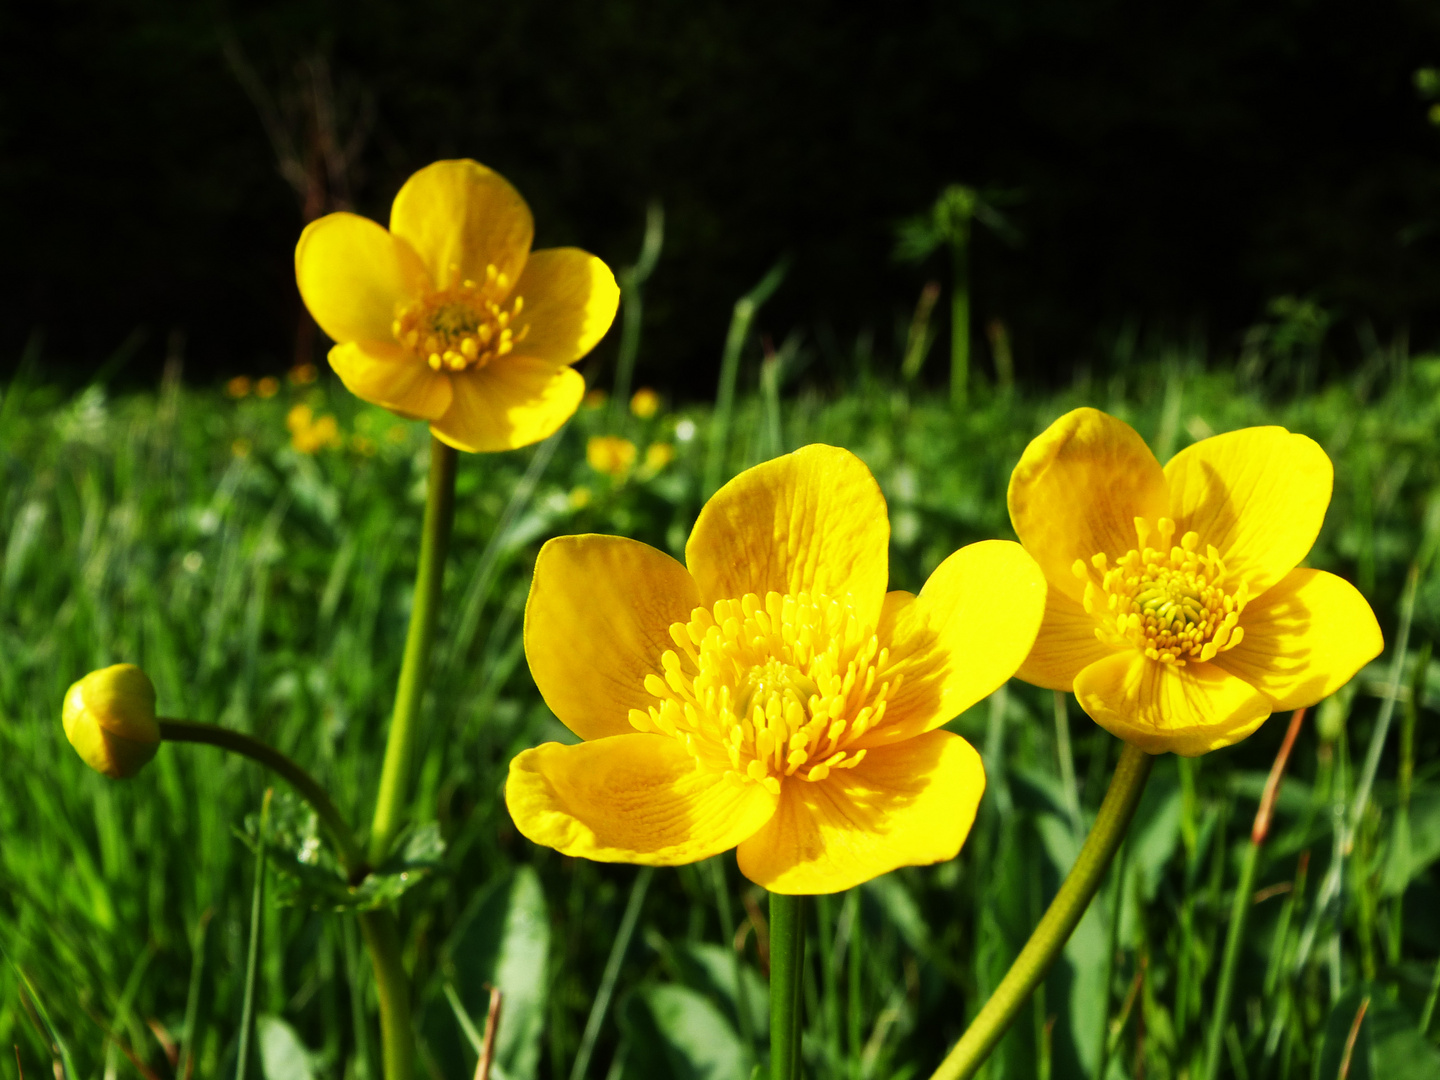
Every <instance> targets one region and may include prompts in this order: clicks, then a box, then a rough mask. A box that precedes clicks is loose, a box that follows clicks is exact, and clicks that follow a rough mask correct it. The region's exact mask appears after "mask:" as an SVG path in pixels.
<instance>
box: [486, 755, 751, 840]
mask: <svg viewBox="0 0 1440 1080" xmlns="http://www.w3.org/2000/svg"><path fill="white" fill-rule="evenodd" d="M777 798H778V797H777V796H775V795H771V794H770V793H769V792H768V791H766V790H765V789H764V788H763V787H761V786H760V785H759V784H750V783H745V782H743V781H736V780H727V779H726V778H725V774H724V773H721V772H716V771H712V770H708V769H697V768H696V767H695V759H694V758H692V757H691V756H690V755H689V753H687V752H686V750H685V748H684V747H683V746H681V745H680V743H679V742H677V741H676V740H675V739H672V738H670V737H669V736H668V735H642V734H639V733H634V734H630V735H617V736H615V737H614V738H611V739H597V740H595V741H594V742H585V743H580V744H579V745H577V746H562V745H561V744H559V743H546V744H545V745H543V746H537V747H536V748H535V749H533V750H526V751H525V752H524V753H522V754H520V755H519V756H517V757H516V758H515V759H514V760H513V761H511V762H510V777H509V779H508V780H507V781H506V783H505V805H506V806H508V807H509V808H510V816H511V817H512V818H514V819H515V826H516V828H518V829H519V830H520V832H521V833H523V834H524V835H525V836H526V837H527V838H528V839H530V840H533V841H534V842H535V843H537V844H543V845H545V846H546V847H552V848H554V849H555V850H557V851H559V852H561V853H563V854H565V855H578V856H581V857H583V858H586V859H595V860H597V861H599V862H630V863H643V864H644V865H647V866H679V865H680V864H682V863H692V862H698V861H699V860H700V859H706V858H709V857H710V856H711V855H717V854H719V853H720V852H722V851H728V850H729V849H730V848H732V847H734V846H735V845H736V844H738V843H740V841H742V840H744V839H746V838H747V837H749V836H752V835H753V834H754V833H755V831H756V830H757V829H759V828H760V827H761V826H763V825H764V824H765V822H766V821H768V820H769V819H770V817H771V815H773V814H774V813H775V804H776V801H777Z"/></svg>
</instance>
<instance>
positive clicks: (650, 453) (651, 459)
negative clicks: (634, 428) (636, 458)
mask: <svg viewBox="0 0 1440 1080" xmlns="http://www.w3.org/2000/svg"><path fill="white" fill-rule="evenodd" d="M674 460H675V447H674V446H672V445H671V444H670V443H668V442H657V443H651V444H650V445H649V446H647V447H646V448H645V468H646V469H648V470H649V471H650V472H652V473H657V472H659V471H660V470H661V469H663V468H665V466H666V465H669V464H670V463H671V462H672V461H674Z"/></svg>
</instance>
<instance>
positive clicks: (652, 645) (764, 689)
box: [505, 446, 1045, 893]
mask: <svg viewBox="0 0 1440 1080" xmlns="http://www.w3.org/2000/svg"><path fill="white" fill-rule="evenodd" d="M889 536H890V526H889V522H888V520H887V517H886V511H885V500H884V498H883V496H882V495H881V494H880V489H879V486H878V485H877V484H876V483H875V480H874V478H873V477H871V475H870V472H869V470H868V469H866V468H865V466H864V465H863V464H862V463H861V462H860V460H859V459H858V458H856V457H855V456H854V455H852V454H850V453H849V452H848V451H845V450H840V449H836V448H835V447H830V446H808V447H805V448H804V449H802V450H799V451H797V452H795V453H794V454H790V455H787V456H785V457H782V458H778V459H776V460H774V461H771V462H767V463H766V464H763V465H759V466H757V467H755V468H753V469H750V470H748V471H747V472H744V473H742V474H741V475H740V476H738V477H736V478H735V479H734V480H732V481H731V482H730V483H729V484H727V485H725V487H723V488H722V489H721V490H720V491H719V492H717V493H716V495H715V497H714V498H712V499H711V500H710V502H709V503H708V504H706V506H705V508H704V509H703V510H702V511H701V513H700V517H699V519H698V520H697V521H696V523H695V529H694V531H693V532H692V533H691V535H690V540H689V543H688V545H687V546H686V549H685V560H686V565H683V566H682V565H681V564H680V563H678V562H676V561H675V560H674V559H672V558H670V557H669V556H668V555H665V554H663V553H662V552H659V551H657V550H655V549H654V548H651V547H648V546H646V545H644V544H641V543H637V542H635V541H633V540H627V539H624V538H622V537H615V536H595V535H591V536H567V537H560V538H558V539H555V540H551V541H550V542H549V543H547V544H546V545H545V546H544V547H543V548H542V549H541V551H540V555H539V558H538V559H537V561H536V566H535V577H534V581H533V583H532V585H531V589H530V598H529V602H528V604H527V606H526V609H525V654H526V657H527V659H528V660H529V663H530V671H531V673H532V674H533V675H534V677H535V682H536V685H537V686H538V687H539V688H540V692H541V694H542V695H543V696H544V698H545V701H546V703H547V704H548V705H549V706H550V708H551V710H552V711H553V712H554V713H555V715H556V716H557V717H559V718H560V720H561V721H562V722H563V723H564V724H565V725H566V726H567V727H568V728H570V730H571V731H573V732H574V733H575V734H577V735H579V736H580V737H581V738H582V739H584V740H585V741H584V742H581V743H579V744H577V745H570V746H566V745H562V744H560V743H546V744H545V745H543V746H539V747H536V748H534V749H531V750H526V751H525V752H523V753H522V754H520V755H519V756H518V757H516V758H515V759H514V760H513V761H512V762H511V763H510V776H509V780H508V781H507V784H506V787H505V800H506V804H507V805H508V806H509V809H510V813H511V816H512V817H513V818H514V820H515V823H516V825H517V826H518V828H519V829H520V831H521V832H522V833H523V834H524V835H525V836H527V837H529V838H530V839H531V840H533V841H535V842H536V843H539V844H544V845H546V846H548V847H553V848H556V849H557V850H559V851H561V852H564V853H565V854H567V855H579V856H584V857H586V858H590V859H597V860H600V861H605V862H633V863H644V864H649V865H660V866H671V865H677V864H680V863H689V862H695V861H697V860H699V859H704V858H707V857H709V856H711V855H714V854H717V853H719V852H722V851H725V850H727V849H729V848H732V847H736V846H737V845H738V846H739V852H738V855H739V860H740V868H741V870H742V871H743V872H744V873H745V875H746V876H747V877H748V878H750V880H751V881H754V882H756V883H757V884H760V885H763V886H764V887H765V888H767V889H769V890H771V891H772V892H779V893H828V892H835V891H838V890H841V889H846V888H849V887H850V886H852V885H856V884H859V883H860V882H862V881H866V880H868V879H870V878H872V877H875V876H876V875H878V874H883V873H885V872H886V871H889V870H892V869H894V868H895V867H898V866H913V865H923V864H927V863H933V862H939V861H942V860H945V859H950V858H953V857H954V856H955V855H956V853H957V852H958V851H959V850H960V845H961V843H962V842H963V841H964V839H965V836H966V835H967V833H968V832H969V830H970V825H971V823H972V822H973V820H974V816H975V810H976V807H977V805H978V803H979V800H980V795H981V792H982V791H983V789H984V786H985V776H984V769H983V767H982V766H981V763H980V757H979V755H978V754H977V753H976V752H975V751H974V749H973V748H971V746H970V745H969V744H968V743H967V742H965V740H964V739H961V738H960V737H959V736H957V735H953V734H951V733H949V732H947V731H941V730H937V729H938V728H940V726H941V725H942V724H944V723H945V722H946V721H948V720H949V719H950V718H951V717H953V716H955V715H957V714H958V713H960V712H961V711H962V710H964V709H966V708H968V707H969V706H971V705H972V704H974V703H975V702H977V701H979V700H980V699H981V698H983V697H985V696H986V695H987V694H989V693H991V692H992V691H994V690H995V689H996V688H997V687H998V686H1000V685H1001V684H1002V683H1004V682H1005V680H1006V679H1008V678H1009V677H1010V675H1011V674H1012V673H1013V672H1014V670H1015V668H1016V667H1017V666H1018V665H1019V663H1020V662H1021V660H1022V659H1024V657H1025V654H1026V653H1027V652H1028V651H1029V648H1030V643H1031V642H1032V641H1033V640H1034V637H1035V632H1036V629H1037V628H1038V627H1039V625H1040V619H1041V616H1042V613H1043V610H1044V602H1045V582H1044V579H1043V578H1042V576H1041V574H1040V570H1039V568H1038V567H1037V566H1036V565H1035V562H1034V560H1032V559H1031V558H1030V557H1029V556H1028V555H1026V554H1025V552H1024V551H1023V550H1022V549H1021V548H1020V546H1019V545H1018V544H1015V543H1009V542H1005V541H999V540H994V541H986V542H983V543H979V544H971V545H970V546H969V547H966V548H962V549H961V550H960V551H957V552H956V553H955V554H953V555H952V556H950V558H948V559H946V560H945V562H943V563H942V564H941V565H940V567H939V568H938V569H937V570H936V571H935V573H934V574H933V575H931V577H930V580H929V581H928V582H927V583H926V584H925V588H924V589H923V590H921V592H920V594H919V596H913V595H911V594H910V593H906V592H888V593H887V592H886V583H887V579H888V576H889V558H890V555H889Z"/></svg>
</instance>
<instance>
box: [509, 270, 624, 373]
mask: <svg viewBox="0 0 1440 1080" xmlns="http://www.w3.org/2000/svg"><path fill="white" fill-rule="evenodd" d="M515 293H516V295H518V296H520V297H522V298H523V299H524V301H525V304H524V308H523V309H522V314H521V316H520V319H519V323H520V325H521V326H525V327H528V329H527V330H526V331H525V338H524V340H522V341H521V342H519V344H517V345H516V346H515V354H516V355H517V356H535V357H539V358H540V359H541V360H549V361H550V362H551V363H554V364H573V363H574V362H575V361H576V360H579V359H580V358H581V357H582V356H584V355H585V354H586V353H588V352H589V351H590V350H591V349H593V348H594V347H595V346H596V344H597V343H598V342H599V341H600V339H601V338H603V337H604V336H605V332H606V331H607V330H609V329H610V324H611V323H612V322H614V321H615V310H616V308H618V307H619V305H620V287H619V286H618V285H616V284H615V275H614V274H612V273H610V268H609V267H608V266H606V265H605V264H604V263H603V262H601V261H600V260H599V259H597V258H596V257H595V256H594V255H591V254H590V253H589V252H588V251H581V250H580V249H579V248H547V249H546V250H544V251H535V252H532V253H531V254H530V259H529V261H528V262H526V264H525V272H524V273H523V274H521V275H520V283H519V284H518V285H516V286H515Z"/></svg>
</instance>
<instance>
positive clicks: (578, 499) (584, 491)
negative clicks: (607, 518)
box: [568, 485, 591, 510]
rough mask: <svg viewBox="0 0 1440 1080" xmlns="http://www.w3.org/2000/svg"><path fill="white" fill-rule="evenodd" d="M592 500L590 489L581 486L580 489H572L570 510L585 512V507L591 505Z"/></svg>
mask: <svg viewBox="0 0 1440 1080" xmlns="http://www.w3.org/2000/svg"><path fill="white" fill-rule="evenodd" d="M590 498H591V496H590V489H589V488H588V487H585V486H583V485H581V486H580V487H573V488H571V489H570V497H569V500H568V501H569V503H570V509H571V510H584V509H585V507H587V506H589V505H590Z"/></svg>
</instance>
